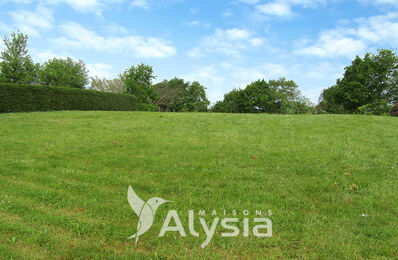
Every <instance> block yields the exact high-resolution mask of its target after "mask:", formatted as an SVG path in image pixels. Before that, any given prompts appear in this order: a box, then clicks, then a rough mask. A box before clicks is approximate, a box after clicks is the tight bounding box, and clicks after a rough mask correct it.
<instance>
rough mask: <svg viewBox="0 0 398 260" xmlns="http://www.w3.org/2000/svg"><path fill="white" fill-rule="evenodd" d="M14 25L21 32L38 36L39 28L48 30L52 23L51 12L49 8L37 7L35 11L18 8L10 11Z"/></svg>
mask: <svg viewBox="0 0 398 260" xmlns="http://www.w3.org/2000/svg"><path fill="white" fill-rule="evenodd" d="M10 15H11V17H12V19H13V20H14V22H15V25H14V26H15V27H17V28H18V29H19V30H21V31H22V32H23V33H26V34H28V35H32V36H39V35H40V33H39V30H44V31H46V30H49V29H51V28H52V27H53V26H54V25H53V23H54V18H53V12H52V10H50V9H47V8H42V7H38V8H37V9H36V10H35V11H27V10H18V11H13V12H10Z"/></svg>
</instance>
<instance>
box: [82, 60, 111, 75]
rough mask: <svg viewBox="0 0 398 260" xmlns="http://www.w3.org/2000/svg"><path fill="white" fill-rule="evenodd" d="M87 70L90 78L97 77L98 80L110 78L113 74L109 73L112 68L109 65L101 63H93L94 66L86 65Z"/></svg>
mask: <svg viewBox="0 0 398 260" xmlns="http://www.w3.org/2000/svg"><path fill="white" fill-rule="evenodd" d="M87 69H88V71H89V75H90V77H95V76H97V77H99V78H107V79H110V78H112V76H113V74H112V73H111V72H110V71H111V70H112V69H113V67H112V65H109V64H103V63H95V64H88V65H87Z"/></svg>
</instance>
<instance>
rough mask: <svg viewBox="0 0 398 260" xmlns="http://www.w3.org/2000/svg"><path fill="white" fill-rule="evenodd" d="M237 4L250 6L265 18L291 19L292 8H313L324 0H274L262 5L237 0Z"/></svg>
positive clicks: (255, 0)
mask: <svg viewBox="0 0 398 260" xmlns="http://www.w3.org/2000/svg"><path fill="white" fill-rule="evenodd" d="M238 2H241V3H244V4H248V5H252V6H253V7H254V10H255V12H256V13H258V14H261V15H265V16H277V17H285V18H287V17H291V16H293V15H294V12H293V11H292V8H293V7H295V6H299V7H302V8H314V7H316V6H318V5H319V4H322V3H325V2H326V0H274V1H267V2H266V3H262V2H261V1H259V0H238Z"/></svg>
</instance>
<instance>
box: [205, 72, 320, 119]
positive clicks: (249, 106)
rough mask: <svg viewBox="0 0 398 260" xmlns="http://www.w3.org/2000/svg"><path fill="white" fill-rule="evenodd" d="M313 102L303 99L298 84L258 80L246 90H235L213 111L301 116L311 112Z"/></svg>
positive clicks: (282, 79) (215, 106)
mask: <svg viewBox="0 0 398 260" xmlns="http://www.w3.org/2000/svg"><path fill="white" fill-rule="evenodd" d="M311 106H312V104H311V102H310V101H309V100H308V99H306V98H305V97H303V96H302V95H301V93H300V91H299V90H298V87H297V85H296V83H295V82H294V81H292V80H286V79H285V78H280V79H278V80H269V81H268V82H267V81H265V80H257V81H255V82H252V83H251V84H249V85H248V86H247V87H246V88H245V89H234V90H232V91H231V92H229V93H227V94H226V95H225V96H224V100H223V101H219V102H217V103H216V104H215V105H214V106H213V108H212V111H214V112H227V113H282V114H301V113H309V112H310V111H311Z"/></svg>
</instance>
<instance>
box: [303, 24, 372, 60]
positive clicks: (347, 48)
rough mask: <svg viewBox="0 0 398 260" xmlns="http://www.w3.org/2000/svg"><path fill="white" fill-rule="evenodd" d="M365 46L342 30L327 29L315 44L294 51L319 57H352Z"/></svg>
mask: <svg viewBox="0 0 398 260" xmlns="http://www.w3.org/2000/svg"><path fill="white" fill-rule="evenodd" d="M365 48H366V45H365V43H363V42H362V41H361V40H358V39H355V38H354V37H350V36H347V35H346V33H345V32H344V31H339V30H329V31H325V32H323V33H322V34H321V36H320V37H319V39H318V40H317V42H316V43H315V44H313V45H311V46H308V47H305V48H303V49H300V50H298V51H296V53H298V54H305V55H314V56H319V57H333V56H348V57H353V56H355V55H356V54H358V53H360V52H362V51H364V50H365Z"/></svg>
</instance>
